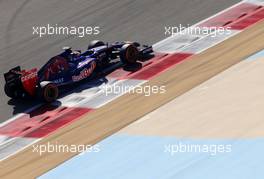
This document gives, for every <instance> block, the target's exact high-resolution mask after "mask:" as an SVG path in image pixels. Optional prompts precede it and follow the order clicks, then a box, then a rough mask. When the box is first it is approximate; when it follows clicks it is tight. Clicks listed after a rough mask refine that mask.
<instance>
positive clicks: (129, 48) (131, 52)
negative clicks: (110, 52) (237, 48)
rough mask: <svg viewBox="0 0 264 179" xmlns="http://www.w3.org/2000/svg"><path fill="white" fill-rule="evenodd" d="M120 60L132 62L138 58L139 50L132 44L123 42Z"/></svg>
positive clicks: (126, 62) (127, 62)
mask: <svg viewBox="0 0 264 179" xmlns="http://www.w3.org/2000/svg"><path fill="white" fill-rule="evenodd" d="M120 60H121V61H122V62H123V63H124V64H134V63H136V62H137V61H138V60H139V51H138V49H137V47H136V46H135V45H133V44H125V45H123V46H122V48H121V51H120Z"/></svg>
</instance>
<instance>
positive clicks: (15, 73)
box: [4, 66, 22, 83]
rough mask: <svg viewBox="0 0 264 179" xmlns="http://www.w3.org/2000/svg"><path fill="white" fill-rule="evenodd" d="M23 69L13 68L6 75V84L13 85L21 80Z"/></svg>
mask: <svg viewBox="0 0 264 179" xmlns="http://www.w3.org/2000/svg"><path fill="white" fill-rule="evenodd" d="M21 75H22V74H21V67H20V66H17V67H15V68H12V69H11V70H9V72H7V73H5V74H4V78H5V82H6V83H11V82H13V81H15V80H17V79H20V78H21Z"/></svg>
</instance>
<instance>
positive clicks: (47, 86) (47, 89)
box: [38, 82, 59, 103]
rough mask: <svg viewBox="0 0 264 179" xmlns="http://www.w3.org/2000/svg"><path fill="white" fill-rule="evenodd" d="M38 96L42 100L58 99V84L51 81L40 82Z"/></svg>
mask: <svg viewBox="0 0 264 179" xmlns="http://www.w3.org/2000/svg"><path fill="white" fill-rule="evenodd" d="M38 93H39V94H38V96H39V98H40V99H41V100H43V101H45V102H47V103H51V102H53V101H56V99H57V98H58V96H59V89H58V87H57V85H56V84H54V83H51V82H42V83H41V84H40V89H39V92H38Z"/></svg>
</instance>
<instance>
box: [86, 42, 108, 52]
mask: <svg viewBox="0 0 264 179" xmlns="http://www.w3.org/2000/svg"><path fill="white" fill-rule="evenodd" d="M103 45H105V43H104V42H103V41H100V40H93V41H91V42H90V44H89V45H88V50H89V49H92V48H96V47H100V46H103Z"/></svg>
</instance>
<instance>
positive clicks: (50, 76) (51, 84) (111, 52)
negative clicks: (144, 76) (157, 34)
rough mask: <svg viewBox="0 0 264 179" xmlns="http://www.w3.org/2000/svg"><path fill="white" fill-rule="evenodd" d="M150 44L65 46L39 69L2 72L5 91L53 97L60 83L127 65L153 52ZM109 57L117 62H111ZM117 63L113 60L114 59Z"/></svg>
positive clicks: (46, 98) (18, 95)
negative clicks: (77, 47) (73, 47)
mask: <svg viewBox="0 0 264 179" xmlns="http://www.w3.org/2000/svg"><path fill="white" fill-rule="evenodd" d="M152 52H153V50H152V47H151V46H147V45H143V46H141V45H140V44H139V43H137V42H115V43H112V44H108V43H104V42H102V41H98V40H95V41H92V42H91V43H90V44H89V46H88V49H87V50H86V51H85V52H83V53H82V52H81V51H80V50H72V49H71V48H70V47H64V51H63V52H62V53H60V54H59V55H56V56H54V57H52V58H51V59H50V60H49V61H48V62H47V63H46V64H45V65H44V66H43V67H42V68H40V70H37V69H36V68H34V69H31V70H21V68H20V66H17V67H15V68H13V69H11V70H9V72H7V73H5V74H4V77H5V82H6V83H5V87H4V88H5V89H4V90H5V93H6V95H7V96H9V97H10V98H22V99H25V98H28V97H31V98H32V97H33V98H38V99H41V100H43V101H45V102H53V101H55V100H56V99H57V98H58V96H59V93H60V90H59V89H60V88H59V87H61V86H64V85H70V84H74V83H76V82H79V81H82V80H84V79H93V78H94V77H95V76H97V75H101V74H104V72H105V71H107V69H112V68H117V67H120V66H130V65H133V64H135V63H137V61H138V60H140V59H143V58H145V57H148V56H149V55H150V54H152ZM112 61H115V62H117V63H119V64H120V65H119V66H118V65H112V63H111V62H112ZM114 64H116V63H114Z"/></svg>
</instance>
